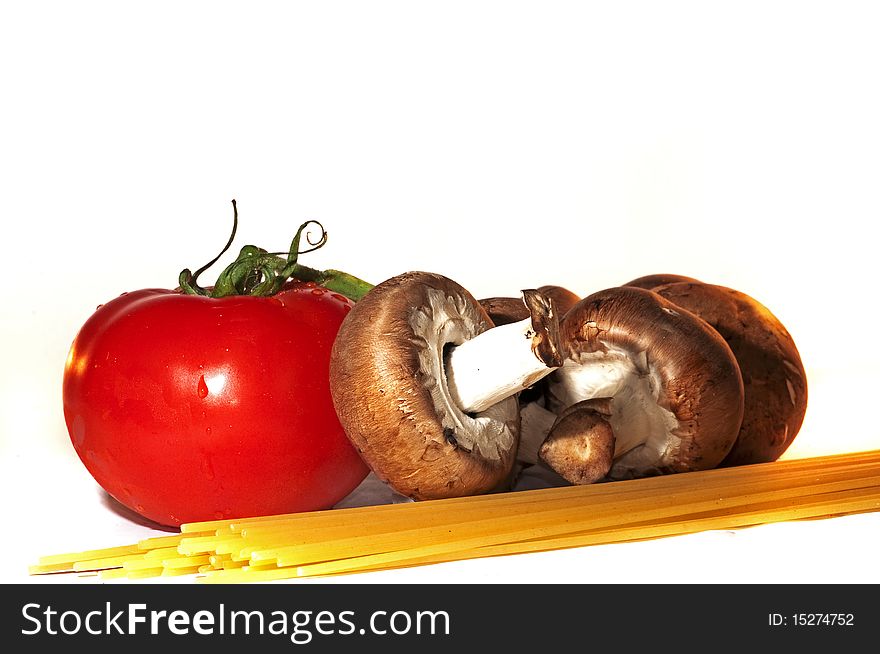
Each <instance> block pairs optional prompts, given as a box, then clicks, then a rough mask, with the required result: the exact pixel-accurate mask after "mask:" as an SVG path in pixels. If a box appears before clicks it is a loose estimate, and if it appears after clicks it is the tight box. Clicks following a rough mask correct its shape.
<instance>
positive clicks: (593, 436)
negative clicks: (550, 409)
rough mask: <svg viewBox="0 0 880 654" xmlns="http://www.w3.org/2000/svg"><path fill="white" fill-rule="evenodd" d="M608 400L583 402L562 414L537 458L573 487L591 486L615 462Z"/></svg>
mask: <svg viewBox="0 0 880 654" xmlns="http://www.w3.org/2000/svg"><path fill="white" fill-rule="evenodd" d="M611 415H612V409H611V402H610V400H608V399H607V398H601V399H594V400H582V401H581V402H576V403H575V404H572V405H571V406H570V407H567V408H565V409H563V410H562V413H560V414H559V416H558V417H557V418H556V420H555V421H554V422H553V426H552V427H551V428H550V431H549V433H548V434H547V438H546V439H545V440H544V443H543V444H542V445H541V449H540V451H539V453H538V455H539V456H540V457H541V460H542V461H544V462H545V463H546V464H547V465H549V466H550V467H551V468H552V469H553V470H555V471H556V472H557V473H558V474H559V475H560V476H562V477H563V478H564V479H565V480H566V481H568V482H570V483H572V484H592V483H593V482H595V481H599V480H600V479H602V478H603V477H605V476H606V475H607V474H608V471H609V470H610V469H611V464H612V461H613V459H614V430H613V429H612V428H611V424H610V423H609V421H608V420H609V418H610V417H611Z"/></svg>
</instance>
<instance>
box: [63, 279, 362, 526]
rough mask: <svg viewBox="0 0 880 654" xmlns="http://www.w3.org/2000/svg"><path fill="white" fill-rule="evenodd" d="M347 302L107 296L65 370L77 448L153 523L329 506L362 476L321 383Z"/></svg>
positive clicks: (317, 293)
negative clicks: (108, 297) (109, 299)
mask: <svg viewBox="0 0 880 654" xmlns="http://www.w3.org/2000/svg"><path fill="white" fill-rule="evenodd" d="M351 304H352V302H351V301H350V300H348V299H347V298H345V297H343V296H342V295H339V294H337V293H334V292H331V291H329V290H327V289H325V288H323V287H321V286H316V285H315V284H313V283H308V284H306V283H287V284H286V285H285V287H284V288H283V289H282V290H281V291H279V292H277V293H275V294H273V295H271V296H269V297H255V296H249V295H231V296H227V297H206V296H203V295H187V294H184V293H182V292H180V291H179V290H177V291H170V290H161V289H147V290H140V291H136V292H131V293H127V294H123V295H122V296H121V297H118V298H116V299H115V300H112V301H111V302H108V303H107V304H105V305H103V306H101V307H99V308H98V309H97V310H96V311H95V312H94V314H93V315H92V316H91V317H90V318H89V319H88V321H87V322H86V323H85V325H83V327H82V329H81V330H80V332H79V333H78V335H77V336H76V338H75V340H74V342H73V345H72V347H71V349H70V354H69V356H68V359H67V363H66V366H65V371H64V381H63V400H64V418H65V421H66V423H67V428H68V431H69V433H70V438H71V441H72V443H73V446H74V448H75V449H76V452H77V454H78V455H79V457H80V459H81V460H82V462H83V464H84V465H85V466H86V468H87V469H88V471H89V472H90V473H91V475H92V476H93V477H94V478H95V480H96V481H97V482H98V484H100V485H101V486H102V487H103V488H104V489H105V490H106V491H107V492H108V493H109V494H110V495H111V496H113V497H114V498H115V499H116V500H118V501H119V502H121V503H122V504H124V505H125V506H127V507H129V508H130V509H132V510H134V511H136V512H137V513H139V514H141V515H142V516H144V517H146V518H148V519H150V520H153V521H155V522H157V523H160V524H163V525H171V526H177V525H179V524H181V523H184V522H194V521H200V520H213V519H221V518H230V517H244V516H255V515H269V514H277V513H287V512H294V511H309V510H314V509H326V508H329V507H331V506H333V505H334V504H335V503H336V502H338V501H339V500H341V499H342V498H343V497H345V496H346V495H347V494H348V493H349V492H351V491H352V490H353V489H354V488H355V487H356V486H357V485H358V484H359V483H360V482H361V481H362V480H363V479H364V477H365V476H366V475H367V472H368V469H367V467H366V465H365V464H364V463H363V461H362V460H361V458H360V457H359V455H358V453H357V451H356V450H355V449H354V447H353V446H352V445H351V444H350V442H349V440H348V439H347V437H346V435H345V433H344V431H343V429H342V426H341V425H340V424H339V420H338V419H337V417H336V413H335V411H334V409H333V404H332V401H331V397H330V389H329V380H328V371H329V361H330V349H331V346H332V344H333V340H334V338H335V336H336V332H337V331H338V329H339V325H340V324H341V322H342V320H343V318H344V317H345V315H346V313H347V312H348V310H349V309H350V307H351Z"/></svg>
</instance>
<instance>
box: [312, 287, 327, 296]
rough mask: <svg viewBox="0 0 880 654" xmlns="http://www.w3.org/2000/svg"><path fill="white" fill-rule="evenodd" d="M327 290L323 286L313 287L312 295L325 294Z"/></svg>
mask: <svg viewBox="0 0 880 654" xmlns="http://www.w3.org/2000/svg"><path fill="white" fill-rule="evenodd" d="M324 293H325V291H324V289H323V288H313V289H312V295H324Z"/></svg>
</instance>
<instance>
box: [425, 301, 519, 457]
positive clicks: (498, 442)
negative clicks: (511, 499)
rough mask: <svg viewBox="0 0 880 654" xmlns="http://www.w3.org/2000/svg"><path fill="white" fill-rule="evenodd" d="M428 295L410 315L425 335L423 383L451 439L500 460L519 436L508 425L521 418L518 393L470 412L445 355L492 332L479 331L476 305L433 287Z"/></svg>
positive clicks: (461, 446)
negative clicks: (458, 392)
mask: <svg viewBox="0 0 880 654" xmlns="http://www.w3.org/2000/svg"><path fill="white" fill-rule="evenodd" d="M426 295H427V299H428V303H427V305H426V306H425V307H419V308H416V309H414V310H413V311H412V313H411V314H410V318H409V325H410V328H411V329H412V331H413V334H414V335H415V336H416V337H417V338H418V339H419V340H420V341H421V343H420V345H421V347H419V348H418V358H419V362H420V365H419V367H420V369H421V371H422V379H420V380H419V383H420V384H421V385H422V386H424V387H425V388H426V389H427V391H428V393H429V394H430V397H431V402H432V404H433V405H434V410H435V411H436V414H437V416H438V418H439V419H440V422H441V424H442V426H443V438H444V440H445V441H446V442H447V443H448V444H450V445H453V446H454V447H456V448H459V449H461V450H464V451H466V452H474V453H475V454H478V455H480V456H482V457H483V458H485V459H488V460H490V461H498V460H500V459H501V458H502V456H503V453H504V452H506V451H507V450H508V449H510V448H511V447H513V444H514V440H515V438H516V437H515V435H514V433H513V432H512V431H511V430H510V428H509V425H510V424H511V422H513V421H515V420H516V414H517V406H516V398H514V397H510V398H509V399H507V400H506V401H505V400H504V399H503V398H502V400H500V401H498V402H495V403H493V404H492V405H490V406H488V407H487V408H486V409H485V410H482V411H480V410H478V411H473V412H469V411H465V410H464V409H463V408H462V407H461V405H460V404H459V402H458V401H457V400H456V398H455V394H454V393H453V389H452V388H450V385H449V382H448V377H447V375H448V369H447V363H446V361H445V360H446V359H447V358H448V354H449V352H450V351H452V350H455V349H457V346H459V345H461V344H462V343H465V342H469V341H470V340H472V339H475V338H477V336H478V334H480V333H482V334H485V333H487V332H485V331H483V332H480V327H479V326H480V325H481V324H482V323H481V320H480V318H479V316H478V315H477V313H476V310H475V309H474V306H473V305H471V304H468V303H466V302H464V301H463V300H462V299H461V298H456V297H453V296H451V295H447V294H446V293H443V292H442V291H440V290H438V289H433V288H429V289H427V290H426ZM489 331H491V330H489Z"/></svg>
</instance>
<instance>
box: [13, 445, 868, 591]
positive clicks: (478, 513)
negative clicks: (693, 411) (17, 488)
mask: <svg viewBox="0 0 880 654" xmlns="http://www.w3.org/2000/svg"><path fill="white" fill-rule="evenodd" d="M877 510H880V450H876V451H870V452H860V453H855V454H841V455H833V456H825V457H817V458H812V459H795V460H788V461H777V462H774V463H764V464H756V465H750V466H742V467H735V468H722V469H716V470H707V471H703V472H691V473H684V474H678V475H667V476H659V477H651V478H645V479H637V480H630V481H616V482H608V483H600V484H594V485H589V486H567V487H563V488H551V489H541V490H531V491H518V492H509V493H497V494H493V495H481V496H472V497H461V498H454V499H445V500H433V501H425V502H416V503H410V504H389V505H381V506H371V507H358V508H351V509H336V510H329V511H316V512H311V513H299V514H288V515H275V516H262V517H254V518H242V519H232V520H216V521H208V522H199V523H190V524H184V525H182V526H181V530H180V533H179V534H175V535H172V536H160V537H156V538H148V539H145V540H142V541H140V542H138V543H135V544H131V545H123V546H118V547H110V548H105V549H96V550H89V551H85V552H74V553H69V554H53V555H50V556H44V557H42V558H40V559H39V561H38V563H37V565H34V566H31V568H30V572H31V574H49V573H59V572H77V573H90V574H95V573H98V574H100V576H101V577H102V578H105V579H114V578H128V579H137V578H149V577H157V576H171V575H181V574H193V575H197V577H196V579H197V580H198V581H203V582H208V583H211V582H219V583H232V582H250V581H267V580H274V579H291V578H297V577H312V576H323V575H336V574H349V573H356V572H367V571H374V570H385V569H391V568H400V567H407V566H414V565H427V564H433V563H441V562H446V561H457V560H463V559H472V558H481V557H490V556H502V555H509V554H520V553H528V552H541V551H548V550H557V549H565V548H572V547H584V546H589V545H597V544H609V543H620V542H628V541H636V540H646V539H652V538H661V537H667V536H674V535H681V534H690V533H696V532H700V531H706V530H713V529H736V528H742V527H748V526H753V525H759V524H765V523H770V522H779V521H784V520H799V519H814V518H825V517H831V516H837V515H844V514H851V513H861V512H868V511H877Z"/></svg>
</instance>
